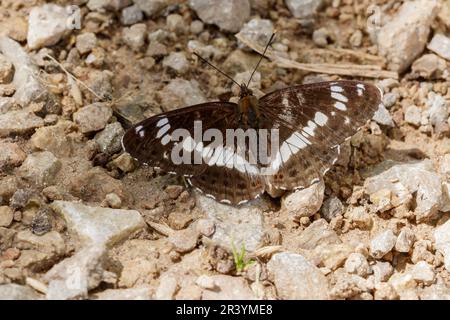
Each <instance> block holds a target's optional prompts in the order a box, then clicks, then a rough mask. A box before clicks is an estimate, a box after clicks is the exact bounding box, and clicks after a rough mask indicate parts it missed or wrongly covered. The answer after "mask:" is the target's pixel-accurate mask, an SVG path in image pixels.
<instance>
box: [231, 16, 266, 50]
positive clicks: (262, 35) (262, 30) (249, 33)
mask: <svg viewBox="0 0 450 320" xmlns="http://www.w3.org/2000/svg"><path fill="white" fill-rule="evenodd" d="M273 30H274V29H273V23H272V21H271V20H268V19H260V18H254V19H251V20H250V21H249V22H247V23H246V24H245V25H244V26H243V27H242V29H241V31H239V34H240V35H241V36H243V37H245V38H246V39H248V40H250V41H252V42H255V43H257V44H259V45H261V46H263V47H264V46H266V45H267V43H268V42H269V39H270V36H271V35H272V33H273Z"/></svg>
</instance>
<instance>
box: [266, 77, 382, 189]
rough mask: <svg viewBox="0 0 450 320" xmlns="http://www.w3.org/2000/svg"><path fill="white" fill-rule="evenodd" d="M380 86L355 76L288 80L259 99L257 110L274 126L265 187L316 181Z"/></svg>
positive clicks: (365, 115)
mask: <svg viewBox="0 0 450 320" xmlns="http://www.w3.org/2000/svg"><path fill="white" fill-rule="evenodd" d="M380 103H381V92H380V91H379V89H378V88H377V87H375V86H373V85H370V84H367V83H363V82H358V81H332V82H320V83H313V84H307V85H299V86H293V87H289V88H285V89H281V90H277V91H274V92H272V93H269V94H267V95H265V96H264V97H262V98H261V99H260V100H259V108H260V110H261V114H262V115H263V116H264V117H266V118H270V119H272V122H273V127H274V128H278V129H279V135H280V140H279V145H280V147H279V150H278V152H277V153H276V154H275V155H273V156H272V158H271V160H272V161H271V165H270V169H271V174H269V175H266V184H267V188H266V189H267V190H268V191H269V190H272V189H275V190H276V189H283V190H292V189H296V188H306V187H308V186H309V185H311V184H313V183H315V182H316V181H318V180H319V179H320V178H321V177H322V176H323V174H325V173H326V172H327V171H328V170H329V168H330V166H331V165H333V164H334V162H336V160H337V157H338V155H339V152H340V147H339V145H340V144H341V143H342V142H343V141H344V140H345V139H346V138H348V137H351V136H352V135H354V134H355V133H356V131H357V130H358V129H359V128H361V127H362V126H363V125H364V124H365V123H366V122H367V120H369V119H371V118H372V117H373V115H374V113H375V112H376V110H377V109H378V106H379V105H380Z"/></svg>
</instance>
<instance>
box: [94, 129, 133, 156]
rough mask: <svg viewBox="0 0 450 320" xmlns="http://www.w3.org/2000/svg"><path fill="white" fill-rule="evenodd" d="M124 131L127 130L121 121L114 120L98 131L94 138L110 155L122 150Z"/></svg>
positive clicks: (103, 150) (101, 148)
mask: <svg viewBox="0 0 450 320" xmlns="http://www.w3.org/2000/svg"><path fill="white" fill-rule="evenodd" d="M124 133H125V130H123V128H122V125H121V124H120V122H114V123H110V124H108V125H106V127H105V129H103V131H100V132H99V133H97V134H96V135H95V137H94V140H95V142H96V143H97V145H98V146H99V148H100V151H101V152H102V153H105V154H108V155H110V154H114V153H117V152H119V151H120V150H122V144H121V142H122V136H123V135H124Z"/></svg>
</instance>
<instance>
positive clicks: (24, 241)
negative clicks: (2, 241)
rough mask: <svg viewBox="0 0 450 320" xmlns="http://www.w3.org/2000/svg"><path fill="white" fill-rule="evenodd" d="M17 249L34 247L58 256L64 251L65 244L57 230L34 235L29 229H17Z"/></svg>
mask: <svg viewBox="0 0 450 320" xmlns="http://www.w3.org/2000/svg"><path fill="white" fill-rule="evenodd" d="M15 241H16V246H17V248H18V249H21V250H27V249H34V250H38V251H40V252H44V253H48V254H50V255H51V256H52V257H60V256H62V255H64V254H65V252H66V244H65V242H64V239H63V237H62V236H61V234H60V233H59V232H56V231H50V232H47V233H46V234H44V235H40V236H38V235H35V234H34V233H33V232H31V231H30V230H24V231H19V232H18V233H17V235H16V240H15Z"/></svg>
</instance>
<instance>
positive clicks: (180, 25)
mask: <svg viewBox="0 0 450 320" xmlns="http://www.w3.org/2000/svg"><path fill="white" fill-rule="evenodd" d="M166 26H167V29H169V31H172V32H175V33H176V34H183V33H185V32H186V25H185V24H184V18H183V16H181V15H179V14H176V13H174V14H169V15H168V16H167V18H166Z"/></svg>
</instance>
